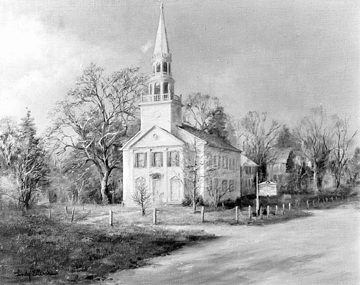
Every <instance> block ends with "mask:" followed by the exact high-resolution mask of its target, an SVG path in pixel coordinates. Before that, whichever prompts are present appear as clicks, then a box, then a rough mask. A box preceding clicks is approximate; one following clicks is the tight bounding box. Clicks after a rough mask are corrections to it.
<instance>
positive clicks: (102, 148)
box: [51, 64, 146, 203]
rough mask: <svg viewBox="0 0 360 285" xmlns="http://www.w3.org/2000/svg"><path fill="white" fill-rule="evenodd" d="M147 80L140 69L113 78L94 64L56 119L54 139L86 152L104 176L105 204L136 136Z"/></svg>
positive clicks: (89, 159) (103, 192)
mask: <svg viewBox="0 0 360 285" xmlns="http://www.w3.org/2000/svg"><path fill="white" fill-rule="evenodd" d="M145 79H146V78H145V77H144V76H142V75H139V74H138V68H125V69H122V70H120V71H118V72H115V73H113V74H112V75H111V76H110V77H106V76H104V75H103V70H102V69H101V68H99V67H97V66H95V65H94V64H92V65H91V66H90V67H89V68H87V69H86V70H85V71H84V73H83V75H82V76H81V77H80V78H78V80H77V83H76V88H74V89H71V90H70V91H69V92H68V94H67V97H66V99H65V100H64V101H61V102H58V104H57V107H56V109H55V110H54V114H53V116H54V117H55V119H54V127H53V128H52V130H51V133H52V138H54V139H55V140H57V141H58V142H59V145H62V146H63V149H64V150H66V149H67V148H73V149H76V150H78V151H81V152H83V154H84V156H85V157H86V160H87V161H90V162H91V163H93V164H94V165H95V166H96V169H97V171H98V173H99V176H100V183H101V189H100V192H101V196H102V201H103V203H108V181H109V177H110V175H111V173H112V171H113V170H114V169H116V168H119V169H121V168H122V153H121V152H120V148H121V146H122V145H123V143H124V141H125V140H127V138H128V137H129V136H130V135H132V134H133V133H134V127H133V126H134V125H136V124H137V122H138V119H137V112H138V108H137V99H138V98H139V96H140V93H141V92H142V90H143V88H144V82H145Z"/></svg>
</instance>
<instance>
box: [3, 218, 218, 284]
mask: <svg viewBox="0 0 360 285" xmlns="http://www.w3.org/2000/svg"><path fill="white" fill-rule="evenodd" d="M213 238H214V235H210V234H206V233H205V232H202V231H196V232H186V231H176V232H174V231H169V230H164V229H161V228H157V227H147V228H143V227H136V226H123V227H108V226H106V225H104V226H101V225H97V227H96V228H94V227H93V226H92V225H81V224H69V223H61V222H57V221H54V220H49V219H48V217H46V216H44V215H29V216H26V217H22V218H21V220H20V219H19V220H18V219H13V220H12V221H11V222H10V223H9V221H6V222H5V221H0V245H1V247H0V248H1V251H0V253H1V254H0V268H1V269H2V270H1V271H0V280H5V279H6V280H7V281H8V282H9V283H10V282H15V283H16V282H22V281H26V280H34V281H36V282H39V283H41V284H47V283H48V282H49V280H50V279H51V280H52V279H58V280H64V279H66V280H67V281H71V282H77V281H80V280H95V279H96V278H97V279H96V280H102V278H103V276H105V275H106V274H108V273H110V272H114V271H117V270H123V269H131V268H137V267H140V266H143V265H145V264H146V260H147V259H149V258H152V257H155V256H161V255H168V254H169V253H170V252H171V251H174V250H176V249H179V248H181V247H183V246H184V245H189V244H193V243H194V242H198V241H204V240H209V239H213ZM37 284H38V283H37Z"/></svg>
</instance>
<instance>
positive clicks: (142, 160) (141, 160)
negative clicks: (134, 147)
mask: <svg viewBox="0 0 360 285" xmlns="http://www.w3.org/2000/svg"><path fill="white" fill-rule="evenodd" d="M146 158H147V155H146V152H138V153H135V167H137V168H144V167H146Z"/></svg>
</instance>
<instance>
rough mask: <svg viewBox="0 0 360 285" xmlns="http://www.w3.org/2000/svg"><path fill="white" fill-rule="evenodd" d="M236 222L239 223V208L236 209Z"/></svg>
mask: <svg viewBox="0 0 360 285" xmlns="http://www.w3.org/2000/svg"><path fill="white" fill-rule="evenodd" d="M235 220H236V222H237V223H238V222H239V206H236V207H235Z"/></svg>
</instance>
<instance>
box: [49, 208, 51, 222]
mask: <svg viewBox="0 0 360 285" xmlns="http://www.w3.org/2000/svg"><path fill="white" fill-rule="evenodd" d="M49 220H51V208H50V209H49Z"/></svg>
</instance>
